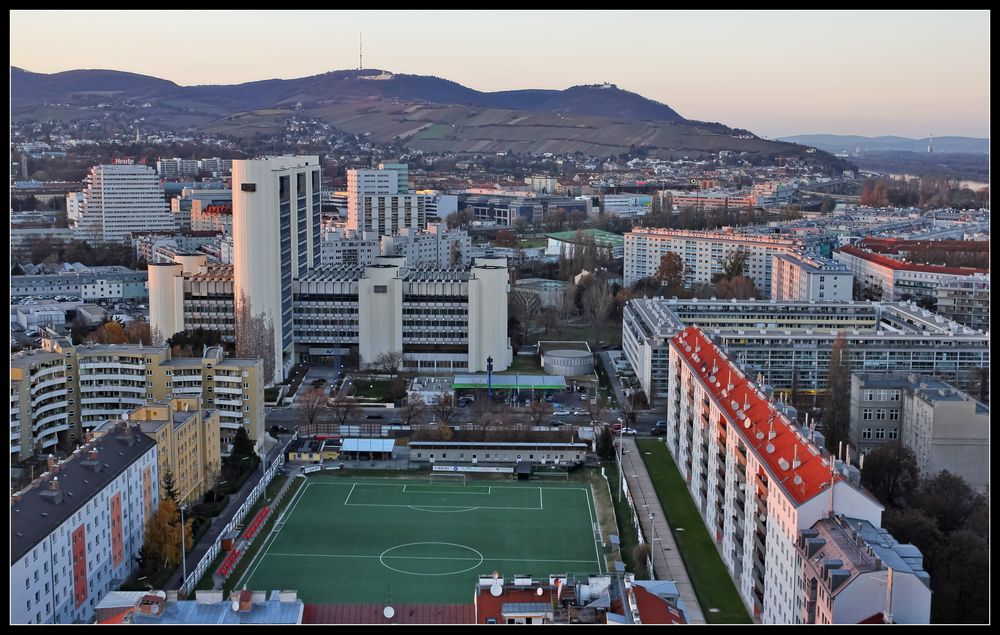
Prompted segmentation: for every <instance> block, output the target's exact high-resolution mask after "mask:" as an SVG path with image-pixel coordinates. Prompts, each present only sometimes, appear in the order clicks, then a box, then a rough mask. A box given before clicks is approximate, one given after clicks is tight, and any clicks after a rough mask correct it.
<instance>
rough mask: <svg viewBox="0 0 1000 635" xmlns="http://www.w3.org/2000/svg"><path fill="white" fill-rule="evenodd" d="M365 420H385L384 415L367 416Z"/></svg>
mask: <svg viewBox="0 0 1000 635" xmlns="http://www.w3.org/2000/svg"><path fill="white" fill-rule="evenodd" d="M365 419H385V417H383V416H382V415H366V416H365Z"/></svg>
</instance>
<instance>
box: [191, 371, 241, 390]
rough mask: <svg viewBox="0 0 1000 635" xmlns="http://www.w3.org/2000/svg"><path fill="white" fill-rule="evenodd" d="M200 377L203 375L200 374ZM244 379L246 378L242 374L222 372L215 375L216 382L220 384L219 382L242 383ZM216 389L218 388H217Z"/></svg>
mask: <svg viewBox="0 0 1000 635" xmlns="http://www.w3.org/2000/svg"><path fill="white" fill-rule="evenodd" d="M198 377H199V378H200V377H201V375H199V376H198ZM243 381H244V378H243V377H242V376H240V375H220V374H216V375H215V382H216V384H218V383H219V382H225V383H233V384H239V383H242V382H243ZM216 390H218V388H216Z"/></svg>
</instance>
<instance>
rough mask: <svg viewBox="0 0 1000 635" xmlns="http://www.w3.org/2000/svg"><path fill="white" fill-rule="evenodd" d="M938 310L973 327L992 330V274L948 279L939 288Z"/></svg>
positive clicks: (950, 318) (945, 315)
mask: <svg viewBox="0 0 1000 635" xmlns="http://www.w3.org/2000/svg"><path fill="white" fill-rule="evenodd" d="M937 312H938V313H939V314H941V315H943V316H944V317H946V318H948V319H949V320H955V321H956V322H958V323H959V324H964V325H965V326H968V327H969V328H972V329H982V330H983V331H989V330H990V276H989V274H975V275H972V276H966V277H964V278H955V279H952V280H946V281H944V282H942V283H941V284H939V285H938V288H937Z"/></svg>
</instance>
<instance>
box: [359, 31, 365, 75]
mask: <svg viewBox="0 0 1000 635" xmlns="http://www.w3.org/2000/svg"><path fill="white" fill-rule="evenodd" d="M364 37H365V34H364V33H362V32H360V31H359V32H358V70H359V71H360V70H361V69H362V68H364V67H365V63H364V59H365V39H364Z"/></svg>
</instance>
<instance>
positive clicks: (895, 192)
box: [860, 176, 990, 209]
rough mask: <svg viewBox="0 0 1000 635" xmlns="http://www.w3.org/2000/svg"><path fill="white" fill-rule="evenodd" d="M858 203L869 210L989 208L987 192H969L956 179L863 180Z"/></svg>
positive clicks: (985, 189)
mask: <svg viewBox="0 0 1000 635" xmlns="http://www.w3.org/2000/svg"><path fill="white" fill-rule="evenodd" d="M860 203H861V205H864V206H869V207H920V208H922V209H935V208H939V207H951V208H954V209H982V208H987V207H989V204H990V190H989V188H988V187H987V188H982V189H980V190H972V189H970V188H968V187H962V186H961V181H959V180H958V179H948V178H943V177H934V176H925V177H922V178H912V179H906V178H898V179H887V178H879V179H866V180H865V181H864V182H863V183H862V184H861V200H860Z"/></svg>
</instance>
